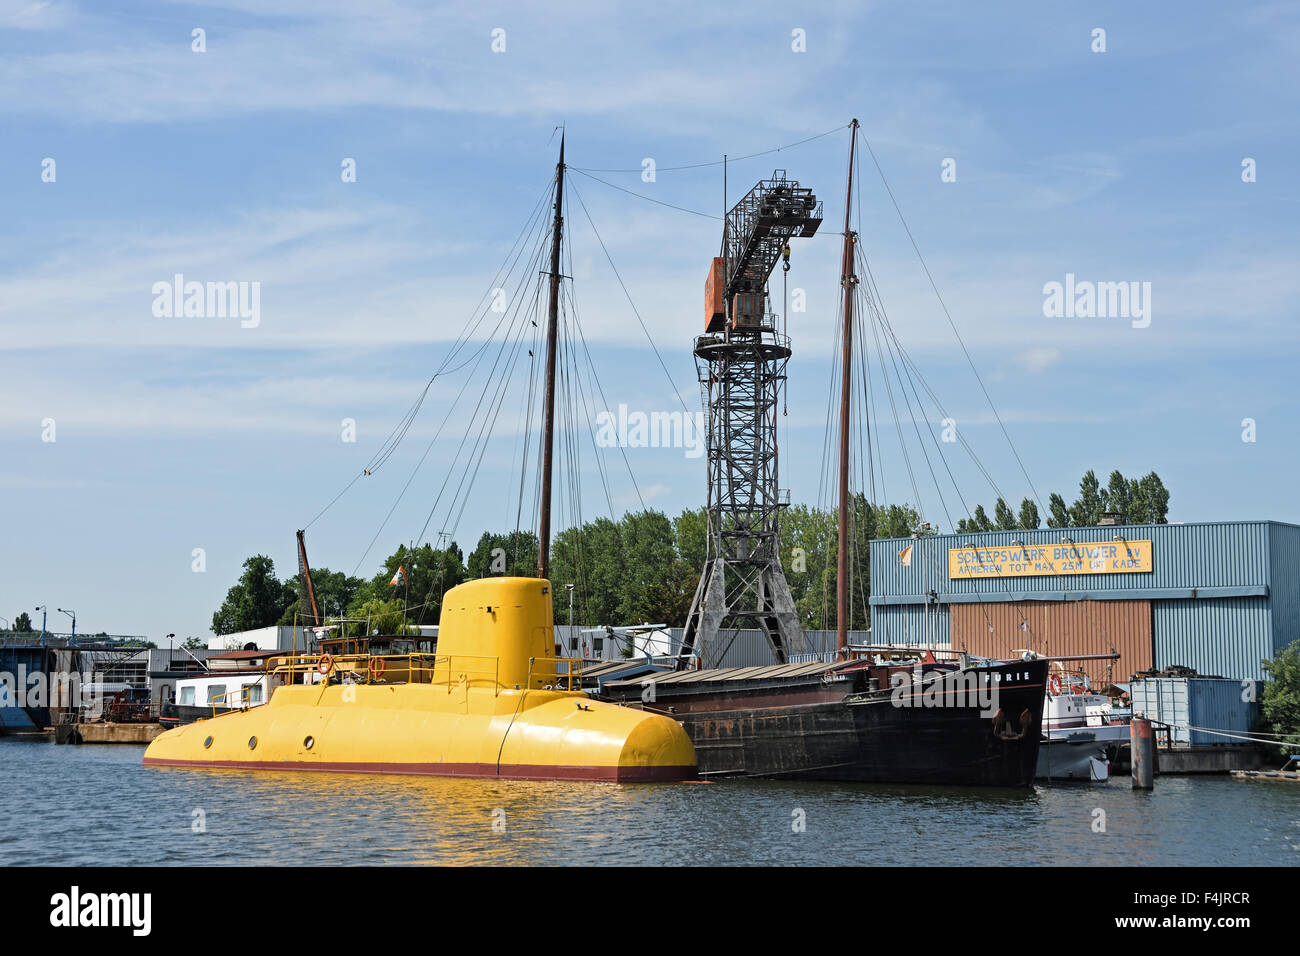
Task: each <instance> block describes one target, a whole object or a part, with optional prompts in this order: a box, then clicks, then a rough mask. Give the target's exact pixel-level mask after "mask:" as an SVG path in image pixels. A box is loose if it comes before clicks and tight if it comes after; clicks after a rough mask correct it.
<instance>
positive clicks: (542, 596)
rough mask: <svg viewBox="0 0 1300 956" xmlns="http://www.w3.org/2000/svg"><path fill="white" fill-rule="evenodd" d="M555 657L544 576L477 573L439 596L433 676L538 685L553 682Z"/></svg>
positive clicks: (528, 686)
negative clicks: (439, 604) (434, 670)
mask: <svg viewBox="0 0 1300 956" xmlns="http://www.w3.org/2000/svg"><path fill="white" fill-rule="evenodd" d="M558 663H559V662H558V661H557V658H556V655H555V626H554V612H553V607H552V604H551V582H550V581H547V580H546V579H545V578H479V579H478V580H475V581H467V582H465V583H464V584H459V585H457V586H456V587H454V588H452V589H451V590H449V591H448V592H447V593H446V595H444V596H443V600H442V614H441V616H440V617H439V619H438V667H437V677H436V680H441V679H444V677H450V679H451V680H457V679H460V678H461V677H463V678H464V679H465V680H467V681H469V682H472V683H475V684H481V683H486V682H489V681H491V682H494V683H496V684H497V685H498V686H499V687H501V688H502V689H513V688H516V687H518V688H520V689H538V688H543V687H549V686H551V685H553V684H554V683H555V680H556V677H557V669H563V666H562V665H561V667H560V668H557V664H558Z"/></svg>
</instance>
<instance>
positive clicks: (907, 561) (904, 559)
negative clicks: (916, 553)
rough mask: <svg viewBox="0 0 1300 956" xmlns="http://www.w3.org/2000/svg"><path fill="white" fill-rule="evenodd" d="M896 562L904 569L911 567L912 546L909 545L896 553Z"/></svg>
mask: <svg viewBox="0 0 1300 956" xmlns="http://www.w3.org/2000/svg"><path fill="white" fill-rule="evenodd" d="M898 561H899V563H900V564H902V565H903V567H905V568H910V567H911V566H912V546H911V545H910V544H909V545H908V546H907V547H906V548H904V549H903V550H902V551H900V552H898Z"/></svg>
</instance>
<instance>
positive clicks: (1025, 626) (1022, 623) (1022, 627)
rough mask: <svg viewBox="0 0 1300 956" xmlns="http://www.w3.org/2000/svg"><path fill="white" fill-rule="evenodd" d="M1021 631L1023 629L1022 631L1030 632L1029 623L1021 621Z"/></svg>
mask: <svg viewBox="0 0 1300 956" xmlns="http://www.w3.org/2000/svg"><path fill="white" fill-rule="evenodd" d="M1020 629H1021V630H1022V631H1027V630H1029V623H1028V622H1027V621H1021V622H1020Z"/></svg>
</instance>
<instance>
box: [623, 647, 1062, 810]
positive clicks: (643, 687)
mask: <svg viewBox="0 0 1300 956" xmlns="http://www.w3.org/2000/svg"><path fill="white" fill-rule="evenodd" d="M1047 667H1048V662H1047V661H1046V660H1041V659H1033V660H1027V661H1024V660H1017V661H1006V662H996V663H988V664H985V665H983V666H971V667H965V668H961V667H957V666H956V665H954V664H949V663H926V664H924V665H922V666H921V672H922V673H921V674H920V675H918V674H917V670H916V668H915V667H914V665H899V664H875V663H872V662H869V661H849V662H845V663H841V664H829V665H828V664H825V663H808V664H784V665H779V664H778V665H772V666H769V667H741V668H723V669H712V670H685V671H676V672H667V673H652V674H643V675H641V676H638V677H635V678H631V679H625V680H609V681H607V682H603V684H602V690H601V693H602V696H604V697H605V698H607V699H609V700H615V701H619V702H621V703H625V704H627V705H628V706H633V707H642V708H644V709H647V710H657V711H659V712H661V713H664V714H668V715H669V716H672V717H674V718H676V719H677V720H678V721H680V722H681V724H682V726H683V727H684V728H685V729H686V732H687V733H688V734H689V735H690V737H691V741H692V743H693V744H694V745H695V753H696V756H697V758H698V761H699V769H700V775H701V776H706V777H707V776H713V777H726V776H745V777H774V778H782V779H803V780H839V781H864V782H876V783H923V784H952V785H963V786H986V787H1028V786H1030V785H1031V784H1032V783H1033V779H1034V771H1035V767H1036V764H1037V761H1038V746H1039V740H1040V737H1041V727H1042V716H1043V700H1044V687H1045V682H1046V679H1047ZM917 676H919V677H920V679H919V681H918V680H917V679H916V678H917ZM981 688H983V690H981ZM990 688H992V690H990Z"/></svg>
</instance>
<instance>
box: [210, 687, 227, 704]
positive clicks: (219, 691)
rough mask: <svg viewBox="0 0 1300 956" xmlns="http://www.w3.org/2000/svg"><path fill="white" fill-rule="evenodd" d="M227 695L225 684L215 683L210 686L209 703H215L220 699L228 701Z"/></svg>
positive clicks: (223, 701)
mask: <svg viewBox="0 0 1300 956" xmlns="http://www.w3.org/2000/svg"><path fill="white" fill-rule="evenodd" d="M225 695H226V685H225V684H213V685H212V686H210V687H209V688H208V703H209V704H211V703H215V702H216V701H217V700H218V699H220V701H221V703H223V704H224V703H225V702H226V701H225Z"/></svg>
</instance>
